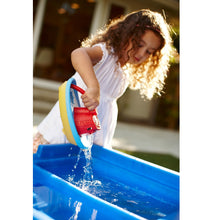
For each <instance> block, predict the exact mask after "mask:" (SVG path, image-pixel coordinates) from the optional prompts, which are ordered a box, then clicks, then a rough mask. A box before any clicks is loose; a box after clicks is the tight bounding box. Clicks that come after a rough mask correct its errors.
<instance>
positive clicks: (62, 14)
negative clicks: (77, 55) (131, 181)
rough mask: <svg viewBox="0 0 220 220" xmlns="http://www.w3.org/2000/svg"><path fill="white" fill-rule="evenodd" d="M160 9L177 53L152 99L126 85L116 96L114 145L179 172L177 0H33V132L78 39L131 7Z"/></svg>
mask: <svg viewBox="0 0 220 220" xmlns="http://www.w3.org/2000/svg"><path fill="white" fill-rule="evenodd" d="M142 8H149V9H151V10H153V11H157V12H159V13H162V14H163V16H164V17H165V18H166V20H167V22H168V23H169V24H170V25H171V26H172V28H173V32H172V38H173V42H174V47H175V49H176V54H175V56H174V58H173V59H172V60H171V67H170V70H169V73H168V77H167V79H166V84H165V88H164V93H163V94H162V96H160V97H154V98H153V99H152V100H151V101H148V100H144V99H142V98H141V96H140V95H139V92H138V91H133V90H130V89H127V91H126V92H125V94H124V95H123V96H122V97H121V98H120V99H119V100H118V107H119V115H118V121H119V123H118V126H117V128H116V132H115V136H114V140H113V144H112V145H113V147H114V148H117V149H119V150H122V151H124V152H126V153H129V154H132V155H134V156H137V157H140V158H143V159H146V160H148V161H151V162H154V163H158V164H160V165H162V166H166V167H168V168H170V169H173V170H176V171H178V170H179V1H178V0H136V1H133V0H33V23H34V30H33V37H34V39H33V63H34V68H33V96H34V97H33V113H34V114H33V120H34V121H33V125H34V131H35V130H36V126H37V125H38V124H39V123H40V121H41V120H42V119H43V118H44V117H45V116H46V115H47V113H48V112H49V111H50V109H51V108H52V107H53V105H54V104H55V102H56V101H57V99H58V88H59V86H60V84H61V83H62V82H63V81H65V80H68V79H69V78H70V77H71V76H72V75H73V74H74V72H75V70H74V69H73V67H72V65H71V60H70V54H71V52H72V50H74V49H76V48H78V47H79V46H80V42H81V41H82V40H83V39H84V38H86V37H87V36H89V35H90V34H92V33H95V31H96V30H97V29H98V28H100V27H102V26H103V25H105V24H106V23H108V22H109V20H110V19H112V18H115V17H118V16H120V15H122V14H127V13H129V12H132V11H134V10H138V9H142Z"/></svg>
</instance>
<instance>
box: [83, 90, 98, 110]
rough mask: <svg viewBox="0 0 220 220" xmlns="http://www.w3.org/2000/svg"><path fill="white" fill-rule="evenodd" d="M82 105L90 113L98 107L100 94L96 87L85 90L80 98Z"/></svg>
mask: <svg viewBox="0 0 220 220" xmlns="http://www.w3.org/2000/svg"><path fill="white" fill-rule="evenodd" d="M81 98H82V101H83V104H84V105H85V107H86V108H88V109H89V110H90V111H91V110H94V109H95V108H96V107H97V106H98V105H99V99H100V92H99V88H98V87H93V88H87V90H86V91H85V93H84V94H83V95H82V96H81Z"/></svg>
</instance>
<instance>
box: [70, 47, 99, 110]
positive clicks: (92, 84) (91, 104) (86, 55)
mask: <svg viewBox="0 0 220 220" xmlns="http://www.w3.org/2000/svg"><path fill="white" fill-rule="evenodd" d="M102 55H103V53H102V50H101V48H100V47H98V46H97V47H90V48H78V49H76V50H74V51H73V52H72V53H71V61H72V65H73V67H74V69H75V70H76V71H77V72H78V73H79V74H80V76H81V78H82V80H83V81H84V83H85V84H86V86H87V90H86V92H85V93H84V94H83V95H82V96H81V98H82V101H83V103H84V105H85V107H87V108H88V109H89V110H93V109H95V108H96V107H97V106H98V105H99V98H100V87H99V82H98V80H97V78H96V75H95V72H94V70H93V65H95V64H96V63H98V62H99V61H100V60H101V59H102Z"/></svg>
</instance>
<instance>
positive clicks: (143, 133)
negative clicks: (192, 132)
mask: <svg viewBox="0 0 220 220" xmlns="http://www.w3.org/2000/svg"><path fill="white" fill-rule="evenodd" d="M43 118H44V115H40V114H34V117H33V120H34V121H33V123H34V133H35V132H36V126H37V125H38V124H39V123H40V122H41V120H42V119H43ZM112 146H113V148H116V149H124V150H131V151H143V152H150V153H164V154H171V155H173V156H175V157H178V158H179V132H177V131H173V130H167V129H161V128H155V127H150V126H141V125H134V124H128V123H122V122H118V124H117V127H116V131H115V135H114V139H113V143H112Z"/></svg>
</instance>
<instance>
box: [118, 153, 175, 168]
mask: <svg viewBox="0 0 220 220" xmlns="http://www.w3.org/2000/svg"><path fill="white" fill-rule="evenodd" d="M120 151H121V152H124V153H126V154H129V155H132V156H134V157H138V158H140V159H143V160H146V161H148V162H151V163H154V164H157V165H160V166H163V167H166V168H168V169H171V170H174V171H177V172H179V159H178V158H176V157H174V156H172V155H169V154H156V153H145V152H139V151H125V150H120Z"/></svg>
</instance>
